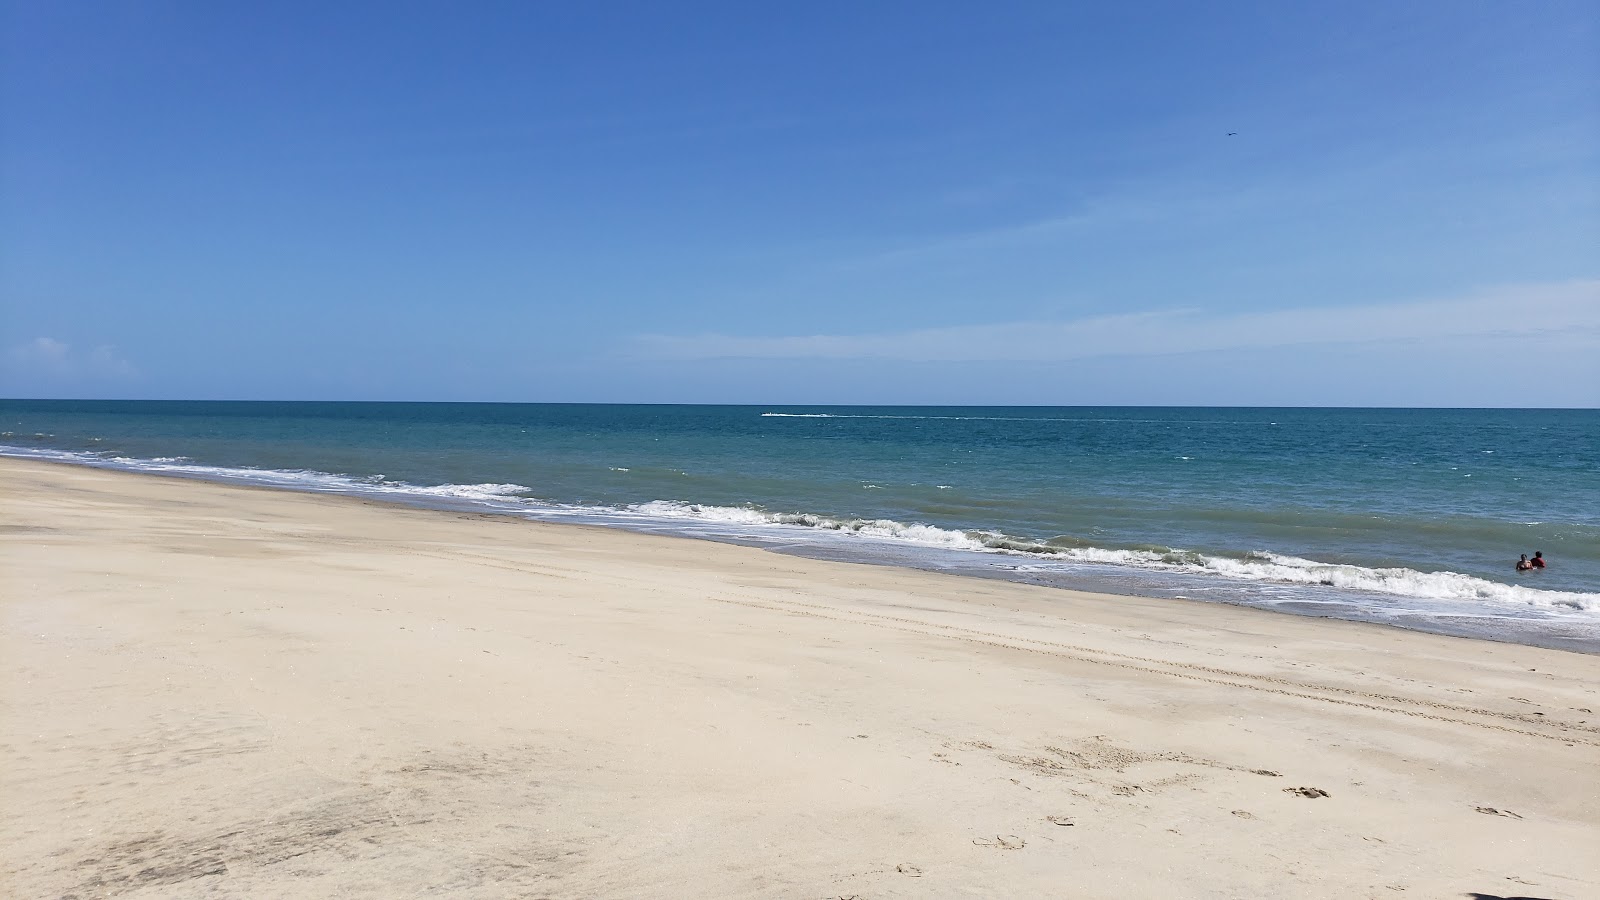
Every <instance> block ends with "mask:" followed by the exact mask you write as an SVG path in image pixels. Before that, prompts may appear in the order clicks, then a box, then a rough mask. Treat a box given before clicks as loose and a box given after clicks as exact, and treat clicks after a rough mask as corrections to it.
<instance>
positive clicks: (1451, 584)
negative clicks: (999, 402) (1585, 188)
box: [0, 445, 1600, 613]
mask: <svg viewBox="0 0 1600 900" xmlns="http://www.w3.org/2000/svg"><path fill="white" fill-rule="evenodd" d="M0 455H5V456H15V457H22V458H32V459H48V460H53V461H60V462H73V463H78V464H83V465H92V466H100V467H112V468H120V469H129V470H133V471H142V472H151V473H160V474H169V475H182V476H187V477H192V478H199V479H205V480H213V481H226V482H235V483H239V482H242V483H247V484H253V485H260V486H265V487H280V488H288V489H293V490H303V491H313V492H317V493H335V494H358V495H365V496H372V495H384V496H390V497H394V498H395V499H406V498H412V499H416V500H419V501H426V500H429V499H434V500H438V499H441V498H442V499H449V500H458V501H467V502H472V503H479V504H484V505H486V506H489V507H491V508H494V509H497V510H500V511H503V512H519V513H522V514H526V515H530V516H534V517H541V518H548V517H559V518H576V519H585V518H590V519H603V520H607V521H613V522H619V523H620V522H627V521H633V522H640V523H641V524H643V523H645V522H656V523H665V522H691V521H692V522H695V523H702V524H708V525H719V526H729V527H732V528H736V529H752V530H756V529H767V528H773V527H788V528H801V529H813V530H817V531H823V532H834V533H839V534H841V535H845V536H850V537H858V538H863V539H870V540H880V541H888V542H893V543H899V544H908V545H915V546H919V547H927V548H933V549H939V550H958V551H970V552H975V553H992V554H1006V555H1011V556H1014V557H1018V556H1020V557H1025V558H1028V559H1030V560H1031V561H1032V564H1031V565H1030V564H1024V565H1019V566H1014V567H1012V568H1014V569H1016V570H1019V571H1027V570H1029V569H1042V568H1045V567H1048V566H1059V565H1061V564H1073V565H1093V566H1114V567H1124V568H1133V569H1140V570H1151V571H1160V572H1167V573H1173V574H1180V575H1198V576H1212V577H1218V576H1220V577H1224V578H1227V579H1232V580H1235V581H1243V582H1252V583H1261V584H1265V583H1275V584H1283V585H1316V586H1322V587H1331V588H1335V589H1338V590H1341V591H1363V592H1368V593H1377V594H1386V595H1392V596H1398V597H1410V598H1418V599H1425V600H1441V601H1474V602H1478V603H1491V604H1495V605H1498V606H1501V607H1504V608H1508V609H1510V608H1515V609H1522V610H1538V611H1544V612H1555V613H1562V612H1579V613H1600V594H1596V593H1579V592H1573V591H1555V590H1543V589H1540V588H1533V587H1526V586H1523V585H1517V584H1504V583H1501V582H1496V581H1489V580H1487V579H1484V578H1479V577H1476V576H1473V575H1466V574H1462V573H1459V572H1448V571H1445V572H1423V571H1419V570H1416V569H1408V568H1368V567H1364V566H1354V565H1339V564H1330V563H1323V562H1319V561H1317V560H1312V559H1303V558H1300V557H1295V556H1288V555H1284V554H1278V553H1272V552H1267V551H1256V552H1251V553H1245V554H1241V555H1239V556H1221V555H1213V554H1203V553H1198V552H1194V551H1189V550H1182V549H1174V548H1167V547H1133V548H1112V547H1099V546H1093V545H1090V544H1088V543H1087V542H1085V541H1082V540H1079V539H1075V538H1068V537H1062V538H1054V539H1051V540H1047V541H1040V540H1032V539H1028V538H1022V537H1016V536H1013V535H1007V534H1003V533H1000V532H993V531H982V530H971V531H963V530H957V529H950V528H942V527H939V526H935V525H927V524H921V523H907V522H898V521H895V520H892V519H866V518H842V517H834V516H825V515H818V514H813V513H785V512H772V511H768V510H764V509H760V508H757V507H754V506H716V505H708V504H698V503H689V502H684V501H678V500H653V501H649V502H646V503H638V504H632V505H627V506H569V505H563V504H559V503H551V502H548V501H544V500H541V499H539V498H537V497H536V496H533V495H534V492H535V489H534V488H532V487H529V486H527V485H522V484H512V483H503V482H485V483H479V484H441V485H417V484H411V483H408V482H405V481H401V480H394V479H389V478H387V477H385V476H383V475H367V476H359V477H358V476H351V475H340V474H334V473H329V472H318V471H312V470H301V469H254V468H241V467H222V466H207V465H199V464H196V463H193V462H192V461H190V460H188V459H187V458H186V457H181V456H174V457H157V458H154V459H135V458H131V457H123V456H111V455H109V454H106V453H103V452H93V451H81V452H80V451H66V450H55V449H41V448H28V447H15V446H7V445H0ZM1488 611H1489V610H1486V612H1488Z"/></svg>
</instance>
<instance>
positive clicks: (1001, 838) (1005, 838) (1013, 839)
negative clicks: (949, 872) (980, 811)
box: [972, 834, 1028, 850]
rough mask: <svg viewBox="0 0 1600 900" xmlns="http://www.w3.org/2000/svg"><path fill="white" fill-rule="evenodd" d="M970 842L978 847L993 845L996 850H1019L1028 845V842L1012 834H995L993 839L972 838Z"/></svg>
mask: <svg viewBox="0 0 1600 900" xmlns="http://www.w3.org/2000/svg"><path fill="white" fill-rule="evenodd" d="M972 842H973V843H974V844H977V845H978V846H979V847H994V848H996V849H998V850H1021V849H1022V848H1023V847H1026V846H1028V842H1027V841H1025V840H1023V839H1022V838H1020V837H1017V836H1016V835H1014V834H997V835H995V836H994V840H990V839H989V838H973V840H972Z"/></svg>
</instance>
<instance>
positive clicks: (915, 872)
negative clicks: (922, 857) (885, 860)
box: [894, 863, 922, 878]
mask: <svg viewBox="0 0 1600 900" xmlns="http://www.w3.org/2000/svg"><path fill="white" fill-rule="evenodd" d="M894 870H895V871H896V872H899V873H900V874H901V875H910V876H911V877H912V878H921V877H922V870H921V869H919V868H917V867H916V866H912V865H907V864H906V863H901V864H900V865H898V866H895V867H894Z"/></svg>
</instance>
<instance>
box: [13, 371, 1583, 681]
mask: <svg viewBox="0 0 1600 900" xmlns="http://www.w3.org/2000/svg"><path fill="white" fill-rule="evenodd" d="M0 432H3V433H0V454H4V455H11V456H19V457H30V458H37V459H52V460H57V461H63V462H73V463H79V464H88V465H95V466H103V467H113V468H121V469H128V470H135V471H145V472H153V473H162V474H167V475H177V476H185V477H195V478H204V479H208V480H218V481H229V482H242V483H249V484H257V485H262V486H271V487H280V488H290V489H296V490H308V491H316V492H324V493H340V494H354V495H360V496H367V497H373V498H380V499H388V500H396V501H402V502H409V503H418V504H423V505H433V506H447V507H450V508H457V509H473V510H478V511H483V512H493V513H498V514H511V515H519V516H524V517H528V518H535V519H542V520H547V521H568V522H583V523H589V524H599V525H609V526H615V527H624V528H629V529H632V530H641V531H652V532H660V533H669V534H679V535H685V536H691V537H699V538H706V539H712V540H722V541H732V542H737V543H744V544H752V545H757V546H763V547H768V548H770V549H773V550H776V551H778V552H785V553H793V554H798V555H804V556H814V557H823V558H833V559H844V560H851V561H858V562H872V563H880V564H885V565H899V566H910V567H915V568H923V569H934V570H939V571H947V572H951V573H955V574H964V575H977V576H982V577H992V578H1003V579H1006V580H1012V581H1022V582H1029V583H1035V584H1045V585H1052V586H1059V587H1070V588H1077V589H1085V590H1096V591H1103V592H1107V593H1120V594H1130V595H1143V596H1157V597H1182V598H1185V599H1190V600H1201V601H1211V602H1225V603H1237V604H1245V605H1251V606H1260V607H1267V608H1273V609H1278V610H1281V611H1285V612H1293V613H1298V614H1303V615H1321V616H1330V617H1334V618H1341V619H1355V620H1363V621H1376V622H1384V623H1388V624H1393V625H1398V626H1401V627H1408V628H1416V629H1421V630H1427V631H1436V632H1443V633H1449V634H1459V635H1465V636H1472V637H1482V638H1490V639H1496V640H1508V641H1516V642H1521V643H1529V644H1538V645H1544V646H1552V647H1562V648H1566V649H1575V650H1583V651H1588V652H1600V412H1597V411H1593V410H1362V409H1331V410H1323V409H1196V408H1161V409H1152V408H1084V407H1073V408H1032V407H1030V408H1012V407H984V408H976V407H962V408H928V407H871V408H869V407H805V408H799V407H726V406H610V405H582V404H575V405H561V404H551V405H546V404H432V403H428V404H414V403H254V402H142V401H141V402H133V401H128V402H111V401H0ZM1535 550H1542V551H1543V552H1544V554H1545V556H1546V557H1548V558H1549V559H1550V560H1551V567H1550V568H1549V569H1547V570H1545V571H1542V572H1536V573H1532V574H1527V575H1522V576H1518V575H1517V574H1516V573H1515V572H1514V571H1513V570H1512V565H1511V564H1512V562H1513V561H1514V560H1515V559H1516V558H1517V555H1518V554H1520V553H1528V554H1530V555H1531V554H1532V553H1533V551H1535Z"/></svg>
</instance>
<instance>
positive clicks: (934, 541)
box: [619, 500, 1600, 613]
mask: <svg viewBox="0 0 1600 900" xmlns="http://www.w3.org/2000/svg"><path fill="white" fill-rule="evenodd" d="M619 512H624V513H631V514H635V515H640V516H647V517H651V518H666V519H680V520H681V519H693V520H698V521H701V522H707V523H716V524H728V525H745V526H762V525H769V526H771V525H787V526H800V527H805V528H816V529H822V530H827V531H835V532H842V533H845V534H849V535H856V536H860V537H864V538H875V539H879V540H887V541H895V542H900V543H909V544H917V545H921V546H925V547H938V548H943V549H948V550H968V551H975V552H983V553H1002V554H1013V555H1026V556H1031V557H1034V558H1036V559H1040V560H1042V561H1049V562H1052V563H1085V564H1091V565H1108V566H1126V567H1131V568H1137V569H1145V570H1154V571H1162V572H1171V573H1178V574H1189V575H1221V576H1226V577H1228V578H1232V579H1238V580H1241V581H1250V582H1257V583H1278V584H1288V585H1319V586H1324V587H1333V588H1341V589H1347V590H1358V591H1368V592H1372V593H1379V594H1389V595H1394V596H1399V597H1413V598H1418V599H1427V600H1467V601H1480V602H1481V601H1489V602H1492V603H1496V604H1504V605H1506V606H1511V607H1519V608H1525V609H1533V610H1542V611H1548V612H1562V611H1572V612H1591V613H1593V612H1600V594H1593V593H1577V592H1570V591H1550V590H1541V589H1539V588H1531V587H1524V586H1522V585H1515V584H1502V583H1500V582H1495V581H1489V580H1487V579H1483V578H1478V577H1476V576H1473V575H1465V574H1461V573H1459V572H1421V571H1418V570H1415V569H1406V568H1385V569H1373V568H1367V567H1364V566H1349V565H1332V564H1329V563H1323V562H1318V561H1316V560H1311V559H1301V558H1299V557H1293V556H1285V555H1281V554H1276V553H1267V552H1257V553H1250V554H1247V555H1245V556H1244V557H1242V558H1240V557H1227V556H1213V555H1209V554H1202V553H1195V552H1191V551H1184V550H1124V549H1115V548H1108V547H1054V546H1051V545H1049V544H1045V543H1040V542H1037V541H1029V540H1026V539H1022V538H1014V537H1010V536H1007V535H1003V534H997V533H994V532H985V531H957V530H952V529H948V528H938V527H936V526H933V525H921V524H907V523H904V522H896V521H893V520H890V519H838V518H832V517H828V516H818V515H810V514H805V513H772V512H767V511H764V510H759V509H753V508H750V507H738V506H709V505H702V504H696V503H679V502H676V501H665V500H657V501H653V502H650V503H641V504H638V505H636V506H631V507H627V508H626V509H624V510H619Z"/></svg>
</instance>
